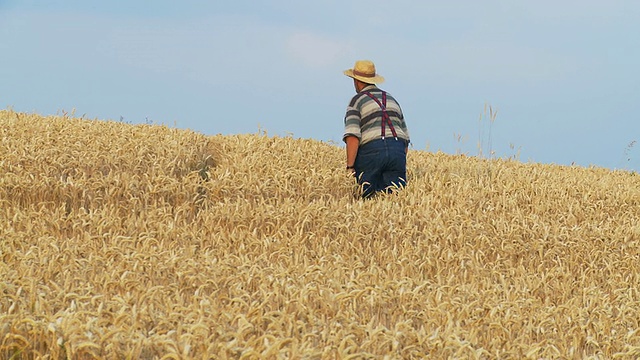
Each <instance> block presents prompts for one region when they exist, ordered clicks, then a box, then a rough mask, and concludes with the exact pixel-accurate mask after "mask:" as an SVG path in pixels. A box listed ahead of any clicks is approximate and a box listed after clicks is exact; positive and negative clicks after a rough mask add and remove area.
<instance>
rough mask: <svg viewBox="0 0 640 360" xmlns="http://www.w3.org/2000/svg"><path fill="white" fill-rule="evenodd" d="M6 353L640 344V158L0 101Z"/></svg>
mask: <svg viewBox="0 0 640 360" xmlns="http://www.w3.org/2000/svg"><path fill="white" fill-rule="evenodd" d="M0 138H1V139H2V143H1V145H0V236H1V237H0V274H1V275H2V281H1V282H0V291H1V296H0V358H16V359H21V358H24V359H31V358H47V359H66V358H70V359H91V358H101V359H102V358H104V359H124V358H130V359H138V358H142V359H161V358H165V359H183V358H185V359H186V358H198V359H202V358H216V359H225V358H229V359H238V358H243V359H257V358H291V359H297V358H305V359H333V358H335V359H342V358H358V359H362V358H365V359H366V358H376V359H378V358H389V359H418V358H424V357H429V358H434V359H441V358H465V359H466V358H486V359H493V358H504V359H521V358H532V359H537V358H589V357H590V358H608V359H609V358H621V359H634V358H638V357H640V251H639V248H640V225H639V222H638V219H639V218H640V176H639V175H636V174H634V173H629V172H623V171H610V170H606V169H598V168H582V167H562V166H554V165H541V164H531V163H528V164H525V163H521V162H517V161H506V160H491V161H489V160H482V159H478V158H474V157H468V156H453V155H446V154H442V153H428V152H422V151H411V152H410V154H409V159H408V171H409V174H408V177H409V186H408V187H407V188H406V189H404V190H403V191H401V192H399V193H397V194H392V195H389V196H383V197H380V198H378V199H375V200H372V201H361V200H357V199H355V198H354V193H356V192H357V187H356V186H355V185H354V183H353V179H351V178H349V177H348V176H347V175H346V174H345V171H344V169H343V166H344V153H343V152H344V150H343V149H342V148H340V147H338V146H336V145H333V144H328V143H323V142H318V141H313V140H305V139H294V138H288V137H284V138H283V137H272V136H268V135H266V134H247V135H236V136H205V135H202V134H199V133H196V132H192V131H188V130H178V129H173V128H168V127H166V126H160V125H130V124H124V123H119V122H113V121H98V120H85V119H77V118H69V117H41V116H38V115H34V114H25V113H17V112H14V111H11V110H4V111H0Z"/></svg>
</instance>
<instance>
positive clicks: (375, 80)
mask: <svg viewBox="0 0 640 360" xmlns="http://www.w3.org/2000/svg"><path fill="white" fill-rule="evenodd" d="M344 74H345V75H347V76H348V77H350V78H354V79H357V80H360V81H362V82H363V83H367V84H379V83H381V82H383V81H384V78H383V77H382V76H380V75H378V74H376V66H375V65H374V64H373V62H371V61H370V60H358V61H356V64H355V65H354V66H353V69H348V70H345V71H344Z"/></svg>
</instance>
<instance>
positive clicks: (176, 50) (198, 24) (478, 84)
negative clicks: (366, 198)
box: [0, 0, 640, 171]
mask: <svg viewBox="0 0 640 360" xmlns="http://www.w3.org/2000/svg"><path fill="white" fill-rule="evenodd" d="M360 59H369V60H372V61H373V62H374V63H375V64H376V68H377V71H378V73H379V74H381V75H382V76H384V77H385V78H386V81H385V82H384V83H382V84H380V87H381V88H382V89H384V90H386V91H388V92H389V93H391V94H392V95H393V96H394V97H395V98H396V99H397V100H398V102H399V103H400V105H401V107H402V109H403V112H404V115H405V118H406V121H407V125H408V127H409V132H410V134H411V141H412V148H413V149H415V150H426V151H430V152H438V151H442V152H445V153H449V154H467V155H469V156H481V157H485V158H488V157H492V156H493V157H497V158H515V159H517V160H519V161H522V162H531V163H548V164H558V165H577V166H585V167H587V166H596V167H606V168H610V169H623V170H630V171H640V144H636V143H635V141H640V71H638V67H639V66H640V1H637V0H606V1H605V0H563V1H557V0H554V1H551V0H539V1H535V2H534V1H525V0H485V1H477V0H457V1H435V0H423V1H417V0H397V1H393V2H390V1H379V0H369V1H362V0H354V1H349V0H343V1H333V0H327V1H313V2H306V1H294V0H268V1H267V0H253V1H248V0H234V1H217V0H213V1H203V0H202V1H197V0H183V1H168V0H155V1H153V2H151V1H134V0H112V1H93V0H50V1H46V0H41V1H33V0H0V108H11V109H13V110H15V111H20V112H29V113H38V114H42V115H55V114H61V113H65V112H66V113H71V112H73V113H74V114H75V115H76V116H78V117H80V116H84V117H86V118H89V119H100V120H115V121H124V122H128V123H133V124H139V123H149V122H152V123H156V124H165V125H168V126H172V127H177V128H184V129H191V130H194V131H198V132H201V133H204V134H207V135H216V134H224V135H229V134H245V133H266V134H268V135H270V136H293V137H295V138H312V139H317V140H320V141H324V142H330V143H335V144H336V145H337V146H344V145H343V142H342V134H343V126H344V122H343V121H344V113H345V110H346V107H347V105H348V103H349V100H350V99H351V97H352V96H353V95H355V91H354V87H353V82H352V80H351V79H350V78H348V77H346V76H344V75H343V71H344V70H345V69H348V68H351V67H353V65H354V63H355V61H356V60H360Z"/></svg>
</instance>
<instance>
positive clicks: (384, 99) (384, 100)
mask: <svg viewBox="0 0 640 360" xmlns="http://www.w3.org/2000/svg"><path fill="white" fill-rule="evenodd" d="M364 93H365V94H367V96H368V97H370V98H371V99H373V101H375V102H376V104H378V106H380V109H382V130H381V131H380V136H381V137H382V140H384V137H385V135H386V130H385V125H387V124H388V125H389V129H391V133H392V134H393V137H394V138H395V139H396V140H398V135H397V134H396V129H395V128H394V127H393V123H392V122H391V119H390V118H389V114H387V93H386V92H384V91H383V92H382V103H380V100H378V98H376V97H375V96H373V95H372V94H371V93H370V92H368V91H365V92H364Z"/></svg>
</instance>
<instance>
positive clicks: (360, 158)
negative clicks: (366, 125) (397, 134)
mask: <svg viewBox="0 0 640 360" xmlns="http://www.w3.org/2000/svg"><path fill="white" fill-rule="evenodd" d="M405 147H406V142H405V141H404V140H401V139H398V140H396V139H395V138H385V139H384V140H382V139H378V140H374V141H371V142H368V143H366V144H364V145H362V146H360V147H359V148H358V154H357V156H356V162H355V164H354V166H355V169H356V177H357V179H358V183H359V184H360V185H362V190H363V193H362V197H363V198H369V197H371V196H372V195H374V194H375V193H376V192H379V191H386V192H389V191H390V190H391V189H392V187H394V186H398V187H403V186H405V185H406V184H407V154H406V152H405Z"/></svg>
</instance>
